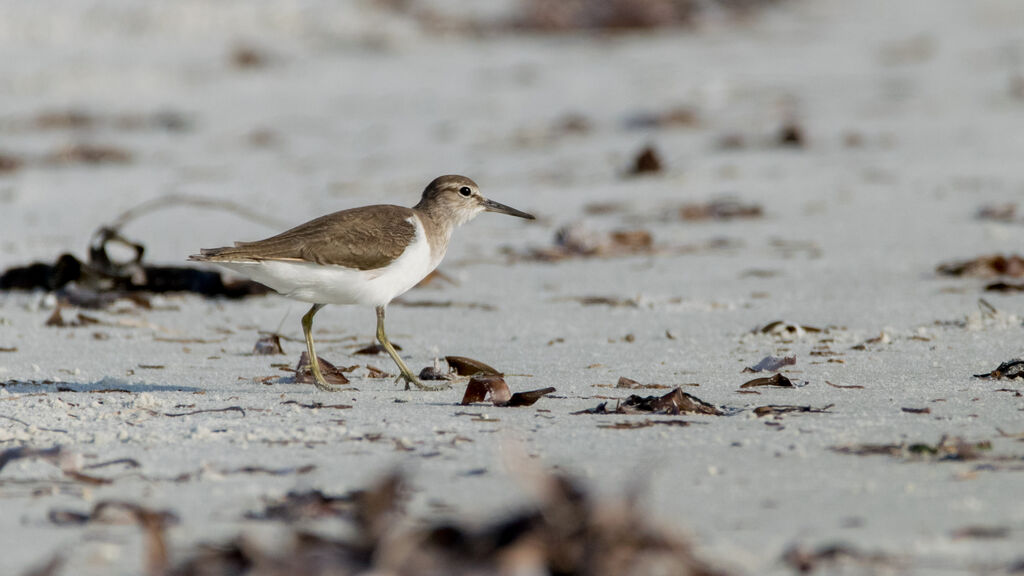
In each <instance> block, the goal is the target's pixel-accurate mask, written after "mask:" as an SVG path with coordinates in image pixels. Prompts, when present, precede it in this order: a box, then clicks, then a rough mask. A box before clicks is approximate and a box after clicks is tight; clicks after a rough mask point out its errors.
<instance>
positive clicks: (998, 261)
mask: <svg viewBox="0 0 1024 576" xmlns="http://www.w3.org/2000/svg"><path fill="white" fill-rule="evenodd" d="M935 271H936V272H937V273H938V274H941V275H943V276H972V277H978V278H991V277H993V276H1009V277H1013V278H1021V277H1024V257H1021V256H1018V255H1016V254H1010V255H1005V256H1004V255H1002V254H990V255H988V256H979V257H977V258H973V259H971V260H960V261H956V262H947V263H945V264H940V265H939V266H938V267H937V268H936V269H935Z"/></svg>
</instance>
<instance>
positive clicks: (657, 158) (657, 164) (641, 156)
mask: <svg viewBox="0 0 1024 576" xmlns="http://www.w3.org/2000/svg"><path fill="white" fill-rule="evenodd" d="M662 169H663V168H662V161H661V155H660V154H658V151H657V150H656V149H655V148H654V146H652V145H647V146H645V147H644V148H643V149H642V150H640V152H639V153H638V154H637V155H636V158H635V159H634V160H633V166H632V167H631V168H630V169H629V175H631V176H639V175H641V174H654V173H657V172H661V171H662Z"/></svg>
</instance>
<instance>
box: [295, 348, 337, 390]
mask: <svg viewBox="0 0 1024 576" xmlns="http://www.w3.org/2000/svg"><path fill="white" fill-rule="evenodd" d="M317 360H319V361H320V372H321V373H322V374H323V375H324V380H327V383H328V384H339V385H340V384H348V383H349V380H348V378H346V377H345V374H343V373H342V371H341V370H340V369H338V368H337V367H336V366H335V365H334V364H331V363H330V362H328V361H327V360H324V359H323V358H321V357H320V356H319V355H318V356H317ZM295 383H296V384H312V383H313V371H312V370H311V369H310V367H309V354H308V353H306V352H303V353H302V355H301V356H299V363H298V364H297V365H296V366H295Z"/></svg>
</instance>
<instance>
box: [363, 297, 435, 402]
mask: <svg viewBox="0 0 1024 576" xmlns="http://www.w3.org/2000/svg"><path fill="white" fill-rule="evenodd" d="M377 341H378V342H380V345H381V346H383V347H384V350H387V353H388V355H389V356H391V359H392V360H394V361H395V364H397V365H398V369H399V370H400V371H401V372H402V374H401V375H400V376H399V377H398V378H399V379H400V380H405V389H406V390H408V389H409V384H412V385H413V386H415V387H417V388H419V389H420V390H444V389H446V388H451V386H449V385H448V384H443V385H441V386H427V385H426V384H424V383H422V382H420V379H419V378H417V377H416V375H415V374H413V373H412V371H410V370H409V367H408V366H406V365H405V362H403V361H402V358H401V357H400V356H399V355H398V352H395V347H394V346H392V345H391V341H390V340H388V335H387V334H386V333H385V332H384V307H383V306H377Z"/></svg>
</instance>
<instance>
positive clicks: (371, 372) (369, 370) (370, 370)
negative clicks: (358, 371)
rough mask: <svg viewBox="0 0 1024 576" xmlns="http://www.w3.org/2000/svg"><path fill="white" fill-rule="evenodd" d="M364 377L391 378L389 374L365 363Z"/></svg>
mask: <svg viewBox="0 0 1024 576" xmlns="http://www.w3.org/2000/svg"><path fill="white" fill-rule="evenodd" d="M366 377H367V378H391V374H388V373H387V372H385V371H383V370H381V369H380V368H377V367H376V366H371V365H370V364H367V365H366Z"/></svg>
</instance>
